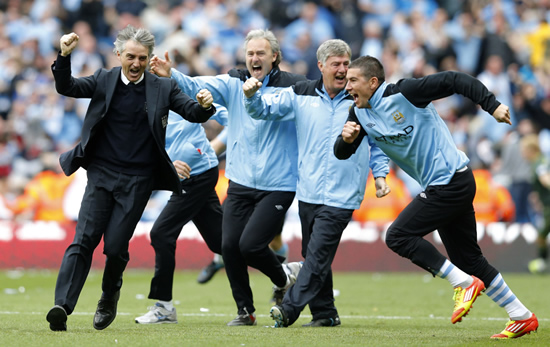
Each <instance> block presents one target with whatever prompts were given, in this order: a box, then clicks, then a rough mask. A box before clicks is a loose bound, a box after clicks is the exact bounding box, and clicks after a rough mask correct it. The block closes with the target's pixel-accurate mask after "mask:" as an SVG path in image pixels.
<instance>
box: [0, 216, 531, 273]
mask: <svg viewBox="0 0 550 347" xmlns="http://www.w3.org/2000/svg"><path fill="white" fill-rule="evenodd" d="M151 227H152V223H150V222H141V223H139V225H138V227H137V229H136V232H135V234H134V237H133V238H132V240H131V241H130V262H129V263H128V266H129V267H131V268H147V269H153V268H154V266H155V254H154V251H153V248H152V247H151V246H150V239H149V231H150V230H151ZM384 230H385V228H384V227H379V226H376V225H375V224H374V223H371V224H368V223H367V224H361V223H359V222H351V223H350V225H349V226H348V228H347V229H346V230H345V231H344V235H343V237H342V242H341V243H340V247H339V249H338V253H337V254H336V258H335V260H334V263H333V270H335V271H421V270H419V268H418V267H416V266H414V265H413V264H412V263H410V262H409V261H408V260H406V259H404V258H401V257H399V256H397V255H396V254H395V253H393V252H392V251H390V250H389V249H388V247H386V245H385V243H384V241H383V237H384ZM300 233H301V231H300V224H299V223H298V222H296V221H288V222H287V223H286V224H285V227H284V230H283V239H284V240H285V241H287V242H288V244H289V246H290V255H289V260H290V261H299V260H302V256H301V255H300V250H301V248H302V247H301V236H300ZM73 236H74V224H72V223H66V224H59V223H56V222H28V223H12V222H2V223H0V268H2V269H14V268H20V267H22V268H47V269H55V270H57V269H58V268H59V265H60V264H61V259H62V257H63V253H64V251H65V249H66V248H67V246H69V244H70V243H71V241H72V239H73ZM536 236H537V232H536V229H535V228H534V227H533V226H532V225H531V224H518V223H491V224H487V225H484V224H479V225H478V238H479V239H480V245H481V247H482V250H483V251H484V254H485V257H486V258H487V259H489V261H490V262H491V263H492V264H494V266H495V267H496V268H497V269H499V271H503V272H526V271H527V263H528V262H529V260H530V259H532V256H533V250H534V247H535V246H534V242H535V239H536ZM427 237H428V238H429V239H430V240H433V241H434V243H435V244H436V245H437V247H438V248H439V249H440V250H441V251H443V252H444V248H443V246H442V245H441V242H440V240H439V239H438V235H437V234H436V233H434V234H430V235H428V236H427ZM102 251H103V246H102V244H100V245H99V247H98V248H97V249H96V252H95V254H94V258H93V264H92V267H95V268H103V265H104V261H105V257H104V256H103V255H102ZM211 258H212V253H211V252H210V251H209V250H208V248H207V247H206V244H205V243H204V241H203V240H202V238H201V236H200V234H199V232H198V231H197V229H196V227H195V226H194V225H193V224H192V223H189V224H188V225H186V226H185V227H184V229H183V231H182V233H181V235H180V237H179V239H178V243H177V248H176V267H177V269H179V270H183V269H200V268H202V267H203V266H204V264H206V263H208V262H209V261H210V260H211Z"/></svg>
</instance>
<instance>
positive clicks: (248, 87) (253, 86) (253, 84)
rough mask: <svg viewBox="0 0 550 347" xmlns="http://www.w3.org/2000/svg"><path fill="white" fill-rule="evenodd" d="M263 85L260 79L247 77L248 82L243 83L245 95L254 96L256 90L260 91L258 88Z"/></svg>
mask: <svg viewBox="0 0 550 347" xmlns="http://www.w3.org/2000/svg"><path fill="white" fill-rule="evenodd" d="M261 87H262V82H260V81H258V79H257V78H254V77H250V78H249V79H247V80H246V82H244V84H243V92H244V95H245V96H246V97H247V98H250V97H252V96H253V95H254V94H256V92H257V91H258V89H260V88H261Z"/></svg>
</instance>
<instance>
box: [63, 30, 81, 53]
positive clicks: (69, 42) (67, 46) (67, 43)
mask: <svg viewBox="0 0 550 347" xmlns="http://www.w3.org/2000/svg"><path fill="white" fill-rule="evenodd" d="M78 39H79V37H78V35H77V34H75V33H70V34H67V35H63V36H61V39H60V40H59V47H60V49H61V55H62V56H63V57H66V56H68V55H69V54H71V52H72V51H73V50H74V49H75V48H76V45H77V44H78Z"/></svg>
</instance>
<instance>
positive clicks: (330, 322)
mask: <svg viewBox="0 0 550 347" xmlns="http://www.w3.org/2000/svg"><path fill="white" fill-rule="evenodd" d="M340 324H342V322H340V317H338V316H336V317H334V318H321V319H316V320H312V321H311V322H309V323H307V324H304V325H302V326H303V327H306V328H317V327H335V326H338V325H340Z"/></svg>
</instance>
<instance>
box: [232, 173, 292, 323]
mask: <svg viewBox="0 0 550 347" xmlns="http://www.w3.org/2000/svg"><path fill="white" fill-rule="evenodd" d="M294 195H295V192H283V191H264V190H258V189H252V188H248V187H245V186H242V185H240V184H237V183H235V182H231V181H230V182H229V188H228V189H227V197H226V199H225V201H224V210H223V233H222V256H223V261H224V263H225V271H226V273H227V278H228V279H229V283H230V285H231V291H232V293H233V298H234V299H235V303H236V304H237V309H238V314H244V313H246V312H248V313H252V312H254V311H255V310H256V309H255V308H254V300H253V296H252V289H251V288H250V279H249V276H248V266H251V267H253V268H255V269H258V270H260V271H261V272H262V273H263V274H265V275H266V276H267V277H269V278H270V279H271V281H272V282H273V283H274V284H276V285H278V286H283V285H284V284H285V283H286V278H287V276H286V274H285V272H284V270H283V268H282V266H281V261H280V260H279V258H278V257H277V256H276V255H275V253H273V251H271V249H270V248H269V243H270V242H271V240H273V237H275V235H277V233H278V232H279V230H280V225H281V223H282V221H283V220H284V217H285V213H286V211H287V210H288V208H289V207H290V205H291V204H292V201H293V200H294Z"/></svg>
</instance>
